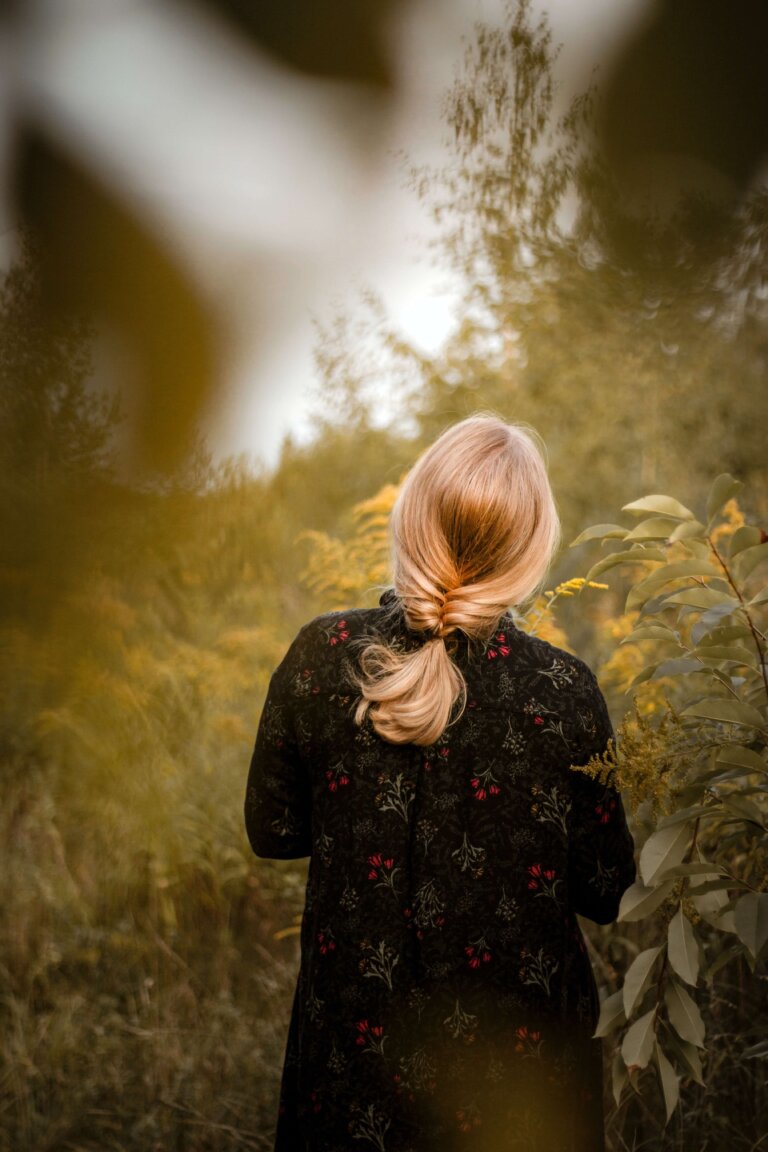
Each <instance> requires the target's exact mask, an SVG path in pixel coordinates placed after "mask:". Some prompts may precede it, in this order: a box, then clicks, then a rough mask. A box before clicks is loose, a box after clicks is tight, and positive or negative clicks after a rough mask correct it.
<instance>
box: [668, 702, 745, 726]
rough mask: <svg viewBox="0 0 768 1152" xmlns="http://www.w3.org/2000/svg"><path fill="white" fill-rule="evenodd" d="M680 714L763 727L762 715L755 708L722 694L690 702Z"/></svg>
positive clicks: (724, 722) (726, 722)
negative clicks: (695, 702)
mask: <svg viewBox="0 0 768 1152" xmlns="http://www.w3.org/2000/svg"><path fill="white" fill-rule="evenodd" d="M680 715H681V716H697V717H700V718H701V719H702V720H716V721H718V722H719V723H721V724H739V725H742V726H743V727H745V728H758V729H761V728H763V727H764V721H763V717H762V716H761V715H760V713H759V712H758V710H757V709H756V708H753V707H752V706H751V705H750V704H744V703H742V701H741V700H728V699H726V697H724V696H712V697H710V698H709V699H706V700H699V702H698V704H690V705H689V706H688V707H687V708H684V709H683V710H682V712H681V713H680Z"/></svg>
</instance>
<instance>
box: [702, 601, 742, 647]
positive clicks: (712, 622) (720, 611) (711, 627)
mask: <svg viewBox="0 0 768 1152" xmlns="http://www.w3.org/2000/svg"><path fill="white" fill-rule="evenodd" d="M731 615H733V605H732V604H730V603H726V604H718V605H717V606H716V607H715V608H710V609H708V611H706V612H704V613H703V614H702V616H701V618H700V619H699V620H697V621H696V623H695V624H694V626H693V628H691V639H692V640H693V643H694V644H701V642H702V640H703V639H704V637H705V636H708V635H709V634H710V633H711V634H712V635H718V636H719V635H721V634H722V630H723V629H724V628H737V627H740V626H741V625H740V624H739V622H738V618H737V620H736V621H735V622H734V621H732V622H731V623H730V624H724V623H723V619H724V618H725V617H726V616H731ZM743 627H745V628H746V625H743ZM749 634H750V633H749V630H748V629H747V632H746V635H749Z"/></svg>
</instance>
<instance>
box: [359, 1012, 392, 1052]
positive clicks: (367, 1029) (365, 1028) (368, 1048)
mask: <svg viewBox="0 0 768 1152" xmlns="http://www.w3.org/2000/svg"><path fill="white" fill-rule="evenodd" d="M355 1028H356V1029H357V1033H358V1034H357V1036H356V1037H355V1044H357V1046H358V1048H360V1049H361V1050H362V1051H363V1052H375V1053H376V1054H377V1055H378V1056H383V1055H384V1041H385V1040H386V1037H385V1035H384V1027H383V1025H381V1024H370V1023H369V1022H368V1021H367V1020H357V1021H356V1022H355Z"/></svg>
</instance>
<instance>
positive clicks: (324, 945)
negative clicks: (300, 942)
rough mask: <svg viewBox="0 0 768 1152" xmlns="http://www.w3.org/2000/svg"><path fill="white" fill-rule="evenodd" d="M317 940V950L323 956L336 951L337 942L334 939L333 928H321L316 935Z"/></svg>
mask: <svg viewBox="0 0 768 1152" xmlns="http://www.w3.org/2000/svg"><path fill="white" fill-rule="evenodd" d="M315 939H316V940H317V950H318V952H319V953H320V955H321V956H326V955H328V953H329V952H330V953H333V952H335V951H336V940H335V939H334V935H333V930H332V929H331V928H321V929H320V931H319V932H317V933H316V935H315Z"/></svg>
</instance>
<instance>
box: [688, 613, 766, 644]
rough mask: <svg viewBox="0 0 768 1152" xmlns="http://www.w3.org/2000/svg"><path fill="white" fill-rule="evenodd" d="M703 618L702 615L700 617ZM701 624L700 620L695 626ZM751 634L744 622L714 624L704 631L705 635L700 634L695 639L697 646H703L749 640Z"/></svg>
mask: <svg viewBox="0 0 768 1152" xmlns="http://www.w3.org/2000/svg"><path fill="white" fill-rule="evenodd" d="M702 619H703V617H702ZM700 624H701V620H700V621H699V622H698V624H697V625H696V628H698V627H699V625H700ZM751 636H752V633H751V632H750V630H749V628H748V626H747V625H746V624H716V625H715V627H714V628H710V629H709V630H708V631H707V632H706V636H702V637H701V639H700V640H697V641H696V643H697V644H698V646H699V648H702V649H703V648H705V647H706V646H707V645H708V644H712V645H713V646H715V645H718V644H730V643H731V641H732V640H749V639H750V638H751Z"/></svg>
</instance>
